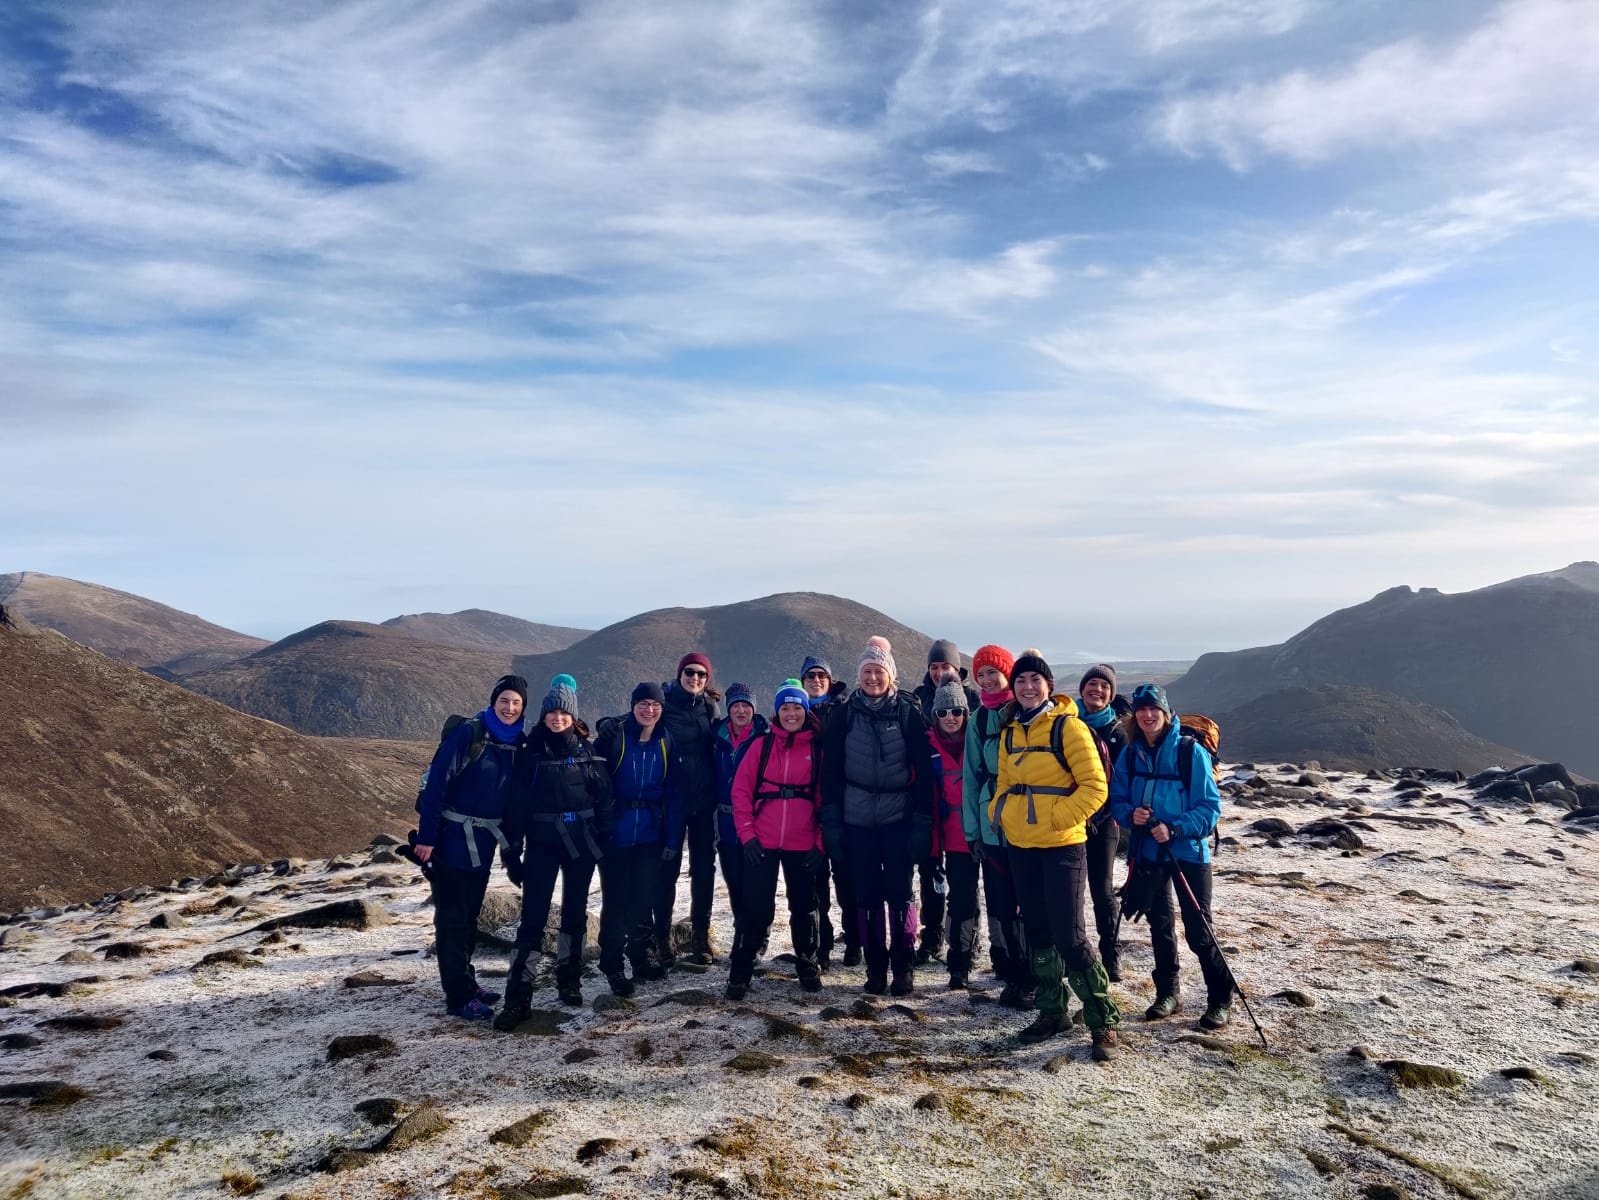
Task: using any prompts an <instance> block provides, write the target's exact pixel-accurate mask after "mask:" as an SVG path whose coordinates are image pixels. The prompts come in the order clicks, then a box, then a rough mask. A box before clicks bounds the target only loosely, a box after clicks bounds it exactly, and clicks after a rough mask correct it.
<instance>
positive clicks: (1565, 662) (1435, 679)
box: [1169, 562, 1599, 776]
mask: <svg viewBox="0 0 1599 1200" xmlns="http://www.w3.org/2000/svg"><path fill="white" fill-rule="evenodd" d="M1324 686H1340V687H1343V686H1347V687H1358V688H1368V689H1372V690H1375V691H1379V692H1386V693H1389V694H1391V695H1394V696H1397V697H1401V698H1403V699H1405V700H1411V701H1419V702H1421V703H1422V704H1426V705H1432V706H1434V707H1435V708H1439V709H1442V710H1444V711H1445V712H1447V713H1448V714H1449V715H1450V716H1451V717H1453V718H1454V719H1455V720H1456V721H1458V722H1459V723H1460V724H1461V725H1462V726H1464V727H1465V729H1467V730H1469V731H1470V732H1471V733H1473V734H1476V735H1477V736H1478V737H1481V738H1486V739H1488V740H1489V741H1491V742H1497V743H1500V744H1502V745H1509V746H1516V747H1519V748H1520V749H1521V750H1522V751H1524V752H1527V753H1528V754H1530V755H1532V756H1534V757H1542V758H1551V759H1560V760H1561V761H1564V762H1565V763H1566V765H1567V766H1568V767H1570V768H1571V769H1572V770H1574V771H1580V772H1582V773H1584V774H1586V775H1589V776H1599V741H1596V740H1595V738H1594V736H1593V725H1594V714H1595V713H1596V712H1599V563H1595V562H1579V563H1573V564H1572V565H1570V566H1568V567H1565V568H1563V569H1561V570H1558V571H1548V572H1544V573H1542V574H1538V575H1527V576H1523V577H1521V578H1518V579H1511V580H1507V581H1506V582H1504V583H1497V584H1494V585H1492V586H1490V587H1484V588H1478V589H1477V590H1475V591H1470V592H1459V593H1453V594H1450V593H1445V592H1441V591H1439V590H1438V589H1437V588H1421V589H1419V590H1416V589H1412V588H1409V587H1396V588H1390V589H1388V590H1387V591H1384V592H1381V593H1379V594H1378V595H1376V596H1374V597H1373V598H1372V599H1370V600H1368V601H1367V602H1366V603H1364V604H1357V605H1355V606H1353V607H1351V608H1345V609H1340V610H1339V611H1337V612H1334V613H1331V614H1329V615H1328V616H1325V617H1323V618H1322V619H1321V620H1319V621H1316V622H1314V623H1313V624H1311V625H1309V626H1308V627H1306V628H1305V629H1304V630H1302V631H1301V632H1299V633H1297V634H1295V635H1294V636H1293V637H1291V638H1289V639H1288V640H1287V641H1286V642H1283V643H1281V644H1278V645H1273V646H1258V647H1254V648H1252V649H1248V650H1238V651H1233V652H1230V653H1215V654H1206V655H1203V656H1201V657H1200V658H1199V659H1198V660H1197V661H1196V662H1195V663H1194V665H1193V667H1192V669H1190V670H1189V672H1188V673H1187V674H1186V675H1184V676H1183V678H1182V679H1180V680H1178V681H1176V682H1175V683H1173V684H1172V685H1171V687H1170V689H1169V691H1170V695H1171V699H1172V702H1173V703H1174V705H1176V706H1177V707H1178V708H1181V709H1200V710H1204V711H1208V712H1214V713H1222V712H1227V711H1228V710H1231V709H1237V708H1240V707H1241V706H1244V705H1247V704H1248V703H1249V702H1251V701H1255V700H1258V699H1260V698H1261V697H1263V696H1266V695H1268V694H1269V693H1274V692H1277V691H1280V690H1281V689H1284V688H1319V687H1324ZM1224 736H1225V734H1224ZM1386 761H1388V762H1393V761H1397V760H1395V759H1394V758H1392V757H1391V756H1390V757H1388V758H1387V759H1386ZM1439 765H1444V764H1439Z"/></svg>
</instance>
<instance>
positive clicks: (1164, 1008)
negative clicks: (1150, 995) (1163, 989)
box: [1144, 992, 1183, 1021]
mask: <svg viewBox="0 0 1599 1200" xmlns="http://www.w3.org/2000/svg"><path fill="white" fill-rule="evenodd" d="M1182 1006H1183V1002H1182V998H1181V997H1179V996H1177V995H1176V994H1175V993H1172V992H1167V993H1166V994H1165V995H1164V996H1156V997H1155V1003H1153V1004H1151V1005H1150V1006H1149V1007H1148V1008H1146V1009H1145V1010H1144V1020H1146V1021H1164V1020H1165V1019H1166V1018H1167V1017H1169V1016H1171V1015H1172V1014H1173V1013H1174V1012H1176V1011H1177V1010H1178V1009H1179V1008H1181V1007H1182Z"/></svg>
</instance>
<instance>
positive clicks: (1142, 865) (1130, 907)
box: [1116, 858, 1165, 925]
mask: <svg viewBox="0 0 1599 1200" xmlns="http://www.w3.org/2000/svg"><path fill="white" fill-rule="evenodd" d="M1164 882H1165V873H1164V872H1163V871H1162V870H1161V869H1160V867H1159V866H1158V865H1157V864H1155V863H1152V862H1146V861H1145V860H1143V859H1141V858H1140V859H1135V860H1134V861H1133V869H1132V870H1131V871H1130V872H1129V873H1128V875H1127V882H1125V883H1123V884H1122V885H1121V887H1119V888H1118V889H1116V894H1117V895H1118V896H1120V897H1121V908H1122V920H1124V921H1131V922H1132V923H1133V924H1134V925H1136V924H1138V921H1139V919H1140V918H1142V917H1147V916H1148V915H1149V909H1150V906H1151V905H1153V904H1154V903H1155V902H1156V900H1157V899H1158V898H1159V896H1160V888H1161V886H1162V885H1163V884H1164Z"/></svg>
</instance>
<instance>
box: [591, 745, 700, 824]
mask: <svg viewBox="0 0 1599 1200" xmlns="http://www.w3.org/2000/svg"><path fill="white" fill-rule="evenodd" d="M638 735H639V724H638V722H637V721H635V720H634V719H633V718H632V716H631V715H629V716H627V717H622V718H615V717H613V718H609V719H607V720H605V721H602V722H601V723H600V729H599V745H598V750H599V754H600V757H601V758H603V759H604V760H605V765H606V767H607V768H608V769H609V770H610V772H611V799H612V806H613V811H614V812H615V814H616V824H615V828H614V830H613V831H612V834H611V843H610V844H611V845H612V846H615V847H616V848H617V849H620V850H625V849H628V848H630V847H632V846H660V845H664V844H665V842H666V840H667V838H668V836H670V835H672V834H673V833H674V832H675V833H677V834H679V835H680V834H681V831H682V828H683V805H682V802H681V800H680V799H679V797H678V794H677V789H676V787H674V786H673V784H672V779H671V771H670V770H669V769H668V764H669V763H670V762H671V757H672V737H671V735H670V734H669V733H667V731H666V725H665V722H662V723H660V724H658V725H656V727H655V736H654V737H653V738H651V739H650V740H649V741H648V742H641V741H639V740H638ZM678 840H681V838H680V837H679V839H678ZM673 844H674V845H676V844H677V842H676V841H674V842H673Z"/></svg>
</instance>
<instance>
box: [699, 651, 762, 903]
mask: <svg viewBox="0 0 1599 1200" xmlns="http://www.w3.org/2000/svg"><path fill="white" fill-rule="evenodd" d="M766 729H767V724H766V718H765V717H763V716H761V714H760V713H758V712H756V711H755V693H754V692H752V691H751V690H750V686H749V684H747V683H732V684H729V685H728V688H727V716H725V717H723V718H722V719H721V720H720V721H718V722H717V723H716V726H715V728H714V729H712V730H711V733H712V736H714V737H715V739H716V813H717V816H716V857H717V861H718V862H720V863H721V866H722V883H723V884H724V885H725V886H726V887H727V904H728V907H729V908H730V909H732V912H733V928H734V929H735V930H737V928H738V925H739V910H740V909H741V908H742V907H743V904H744V851H743V847H742V846H740V845H739V839H738V829H737V827H736V826H735V825H734V824H733V776H734V773H735V772H736V771H737V770H738V764H739V760H740V759H742V758H743V756H744V751H745V748H746V747H747V746H749V745H750V743H751V742H752V741H753V740H754V739H756V738H758V737H760V736H761V735H762V734H763V733H765V732H766Z"/></svg>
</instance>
